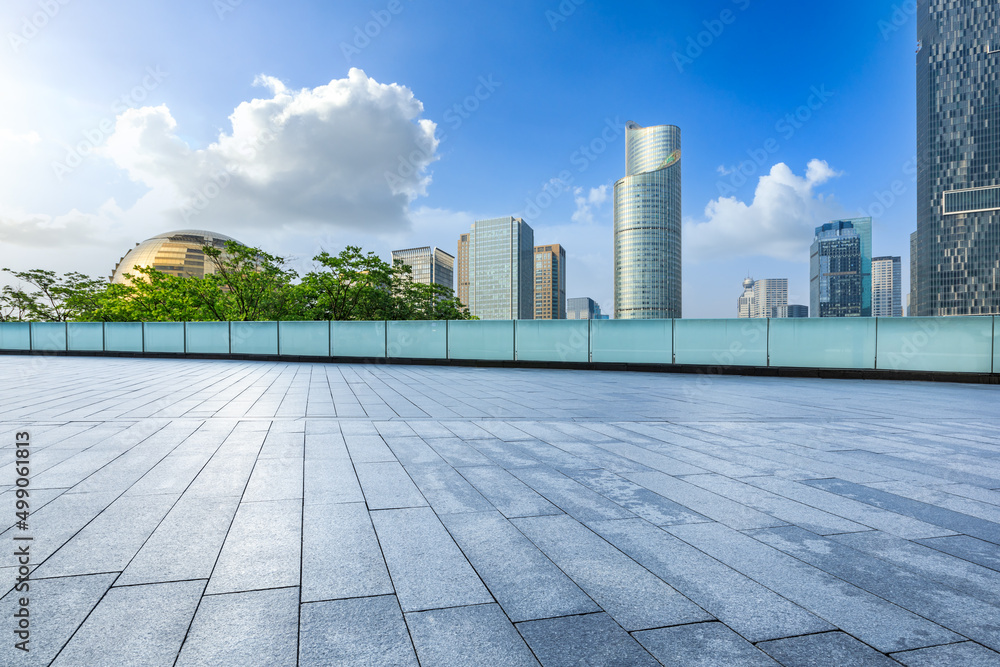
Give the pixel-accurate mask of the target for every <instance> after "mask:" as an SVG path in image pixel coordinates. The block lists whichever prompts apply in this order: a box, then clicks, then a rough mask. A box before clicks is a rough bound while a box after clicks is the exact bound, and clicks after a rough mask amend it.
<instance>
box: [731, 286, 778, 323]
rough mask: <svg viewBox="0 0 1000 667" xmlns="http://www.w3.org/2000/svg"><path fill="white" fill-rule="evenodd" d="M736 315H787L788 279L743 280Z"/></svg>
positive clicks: (741, 316) (744, 316)
mask: <svg viewBox="0 0 1000 667" xmlns="http://www.w3.org/2000/svg"><path fill="white" fill-rule="evenodd" d="M737 311H738V312H737V317H740V318H746V317H788V279H787V278H766V279H764V280H754V279H753V278H747V279H746V280H744V281H743V296H741V297H740V300H739V306H738V309H737Z"/></svg>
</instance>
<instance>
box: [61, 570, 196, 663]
mask: <svg viewBox="0 0 1000 667" xmlns="http://www.w3.org/2000/svg"><path fill="white" fill-rule="evenodd" d="M204 589H205V582H204V581H182V582H176V583H171V584H150V585H147V586H127V587H124V588H112V589H111V590H110V591H109V592H108V594H107V595H105V596H104V599H102V600H101V602H100V603H99V604H98V605H97V607H96V608H95V609H94V611H92V612H91V614H90V616H88V617H87V620H86V621H85V622H84V623H83V625H82V626H80V629H79V630H77V632H76V634H75V635H73V638H72V639H71V640H70V641H69V643H68V644H67V645H66V647H65V648H63V650H62V652H61V653H60V654H59V656H58V657H57V658H56V659H55V662H53V663H52V664H53V666H54V667H107V666H108V665H115V666H116V667H119V666H121V667H133V666H135V667H139V666H140V665H142V666H147V665H148V666H149V667H159V666H160V665H162V666H163V667H170V665H173V664H174V661H175V660H176V659H177V654H178V652H179V651H180V648H181V643H182V642H183V641H184V636H185V634H186V633H187V630H188V627H189V625H190V624H191V619H192V618H193V617H194V613H195V609H196V608H197V606H198V601H199V600H200V598H201V594H202V591H203V590H204Z"/></svg>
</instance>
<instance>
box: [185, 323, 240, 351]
mask: <svg viewBox="0 0 1000 667" xmlns="http://www.w3.org/2000/svg"><path fill="white" fill-rule="evenodd" d="M184 326H185V327H186V332H187V353H188V354H229V322H188V323H187V324H185V325H184Z"/></svg>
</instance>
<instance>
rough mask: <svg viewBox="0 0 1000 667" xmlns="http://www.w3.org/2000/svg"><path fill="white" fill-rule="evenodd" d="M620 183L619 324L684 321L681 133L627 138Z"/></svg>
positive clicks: (652, 131)
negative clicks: (653, 320)
mask: <svg viewBox="0 0 1000 667" xmlns="http://www.w3.org/2000/svg"><path fill="white" fill-rule="evenodd" d="M625 143H626V146H625V178H623V179H621V180H620V181H618V182H617V183H615V319H623V320H628V319H633V320H638V319H645V320H648V319H669V318H679V317H681V165H680V158H681V130H680V128H678V127H675V126H673V125H659V126H657V127H642V126H640V125H638V124H636V123H633V122H629V123H628V124H627V125H626V132H625Z"/></svg>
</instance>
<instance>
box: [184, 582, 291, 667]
mask: <svg viewBox="0 0 1000 667" xmlns="http://www.w3.org/2000/svg"><path fill="white" fill-rule="evenodd" d="M298 611H299V589H297V588H281V589H277V590H271V591H252V592H249V593H228V594H226V595H209V596H206V597H205V598H204V599H203V600H202V601H201V605H200V606H199V607H198V612H197V613H196V614H195V616H194V621H192V623H191V629H190V631H189V632H188V636H187V639H186V640H185V641H184V646H183V648H182V649H181V653H180V657H179V658H178V659H177V667H200V666H201V665H214V666H218V667H230V666H231V667H244V666H245V665H267V666H268V667H295V665H296V664H297V655H296V653H297V651H298V636H299V618H298Z"/></svg>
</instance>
